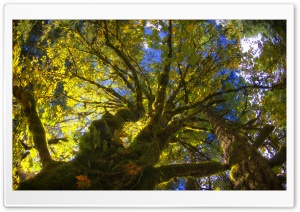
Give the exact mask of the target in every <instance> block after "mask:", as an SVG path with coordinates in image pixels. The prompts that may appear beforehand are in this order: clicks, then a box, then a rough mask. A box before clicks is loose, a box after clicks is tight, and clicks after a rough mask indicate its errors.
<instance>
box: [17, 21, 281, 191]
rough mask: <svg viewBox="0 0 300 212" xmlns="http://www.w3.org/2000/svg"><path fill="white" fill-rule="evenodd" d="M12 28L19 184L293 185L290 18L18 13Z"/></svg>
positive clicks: (174, 187) (119, 186) (102, 187)
mask: <svg viewBox="0 0 300 212" xmlns="http://www.w3.org/2000/svg"><path fill="white" fill-rule="evenodd" d="M12 36H13V64H12V66H13V91H12V92H13V106H12V107H13V117H12V118H13V120H12V122H13V141H12V142H13V149H12V151H13V176H12V178H13V188H14V189H20V190H78V189H79V190H284V189H286V174H287V173H286V165H287V164H286V21H284V20H263V21H262V20H15V21H13V35H12ZM253 37H259V39H257V40H254V41H253V40H251V38H253ZM246 42H248V45H249V48H248V50H247V51H245V49H244V48H243V46H244V45H245V43H246Z"/></svg>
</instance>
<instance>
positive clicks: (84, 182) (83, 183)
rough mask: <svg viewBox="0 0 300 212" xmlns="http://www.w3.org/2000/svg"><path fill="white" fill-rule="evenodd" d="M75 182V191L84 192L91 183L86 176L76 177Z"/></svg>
mask: <svg viewBox="0 0 300 212" xmlns="http://www.w3.org/2000/svg"><path fill="white" fill-rule="evenodd" d="M76 179H77V180H78V181H77V189H78V190H85V189H88V188H89V187H90V186H91V181H90V179H89V178H88V177H87V176H86V175H79V176H76Z"/></svg>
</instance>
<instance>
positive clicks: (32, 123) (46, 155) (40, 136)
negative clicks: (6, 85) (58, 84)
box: [13, 86, 53, 165]
mask: <svg viewBox="0 0 300 212" xmlns="http://www.w3.org/2000/svg"><path fill="white" fill-rule="evenodd" d="M13 95H14V97H15V98H16V99H17V100H18V101H19V103H20V105H21V107H22V110H23V111H24V114H25V119H26V123H27V125H28V128H29V131H30V133H31V134H32V136H33V143H34V146H35V148H36V149H37V151H38V152H39V155H40V158H41V162H42V164H43V165H46V164H47V163H49V162H52V161H53V160H52V158H51V156H50V152H49V150H48V147H47V142H46V133H45V129H44V127H43V125H42V122H41V120H40V118H39V116H38V113H37V111H36V103H35V100H34V97H33V95H32V94H31V93H30V92H28V91H24V90H23V89H22V88H20V87H18V86H14V87H13Z"/></svg>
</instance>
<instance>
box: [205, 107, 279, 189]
mask: <svg viewBox="0 0 300 212" xmlns="http://www.w3.org/2000/svg"><path fill="white" fill-rule="evenodd" d="M204 113H205V115H206V116H207V117H208V119H209V121H210V123H211V125H212V127H213V128H214V129H215V132H216V135H217V137H218V139H219V141H220V143H221V147H222V149H223V152H224V156H225V161H226V162H227V163H228V164H229V165H230V169H231V170H230V179H231V180H232V181H233V184H234V186H235V189H237V190H281V189H282V187H281V186H280V183H279V180H278V178H277V176H276V175H275V173H274V172H273V171H272V169H271V167H270V165H269V163H268V161H267V160H266V159H265V158H264V157H263V156H262V155H261V154H260V153H259V152H258V151H257V149H256V148H255V146H253V145H251V144H250V143H249V142H248V139H247V138H245V137H243V136H242V135H240V134H239V133H238V132H237V130H235V129H233V128H232V127H231V126H230V125H228V124H227V123H226V122H225V121H224V120H223V119H222V117H219V116H217V115H216V113H215V112H214V111H213V110H211V109H209V108H207V109H205V110H204Z"/></svg>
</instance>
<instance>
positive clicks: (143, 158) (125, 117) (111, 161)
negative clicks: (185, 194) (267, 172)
mask: <svg viewBox="0 0 300 212" xmlns="http://www.w3.org/2000/svg"><path fill="white" fill-rule="evenodd" d="M13 93H14V97H15V98H17V100H18V101H19V102H20V103H21V105H22V109H23V110H24V112H25V116H26V119H27V124H28V126H29V129H30V132H31V133H32V135H33V140H34V144H35V148H36V149H37V151H38V152H39V155H40V157H41V161H42V163H43V168H42V170H41V172H40V173H39V174H37V175H36V176H35V177H33V178H30V179H28V180H25V181H23V182H21V183H20V185H19V188H18V189H20V190H74V189H82V187H78V178H77V177H78V176H86V177H87V178H88V179H89V181H90V182H89V183H88V184H86V185H85V186H86V187H85V189H93V190H136V189H138V190H152V189H154V188H155V186H156V185H157V184H159V183H161V182H165V181H168V180H170V179H172V178H174V177H188V176H192V177H204V176H210V175H213V174H217V173H220V172H223V171H225V170H227V169H228V168H229V167H228V166H227V165H223V164H220V163H218V162H204V163H190V164H175V165H167V166H161V167H154V166H155V165H156V163H157V161H158V159H159V156H160V154H161V152H162V151H163V150H164V148H165V147H166V145H167V143H168V139H169V137H170V136H172V135H173V134H174V133H175V132H176V131H177V130H178V129H179V128H180V127H181V122H180V121H179V120H175V121H173V122H170V123H169V124H168V125H167V126H166V127H164V128H162V127H159V126H160V125H159V124H157V125H156V126H153V125H147V126H146V127H145V128H144V129H143V130H142V131H141V132H140V134H139V135H138V136H137V137H136V138H135V140H134V141H133V142H132V144H131V145H130V146H129V147H128V148H124V147H123V146H122V145H121V144H120V143H118V142H117V141H118V140H117V139H116V138H115V135H116V133H115V132H117V131H119V130H120V129H122V127H123V125H124V123H125V122H128V121H137V120H138V119H139V118H140V116H139V115H137V114H143V113H142V111H139V110H138V109H137V110H138V111H137V110H134V109H132V110H130V109H120V110H119V111H117V112H116V113H115V114H114V115H112V114H110V113H107V114H104V115H103V116H102V118H101V119H100V120H95V121H93V122H92V123H91V127H90V130H89V132H88V133H86V134H85V135H83V136H82V139H81V141H80V144H79V145H80V147H81V148H80V152H79V153H78V154H77V155H76V157H75V159H74V160H73V161H71V162H57V161H53V160H52V158H51V156H50V153H49V150H48V147H47V143H46V137H45V130H44V127H43V125H42V123H41V120H40V119H39V117H38V114H37V111H36V107H35V105H36V103H35V100H34V97H33V95H32V94H31V93H30V92H28V91H24V90H23V89H22V88H20V87H14V92H13ZM164 116H165V115H161V118H163V117H164ZM152 124H153V123H152Z"/></svg>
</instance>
